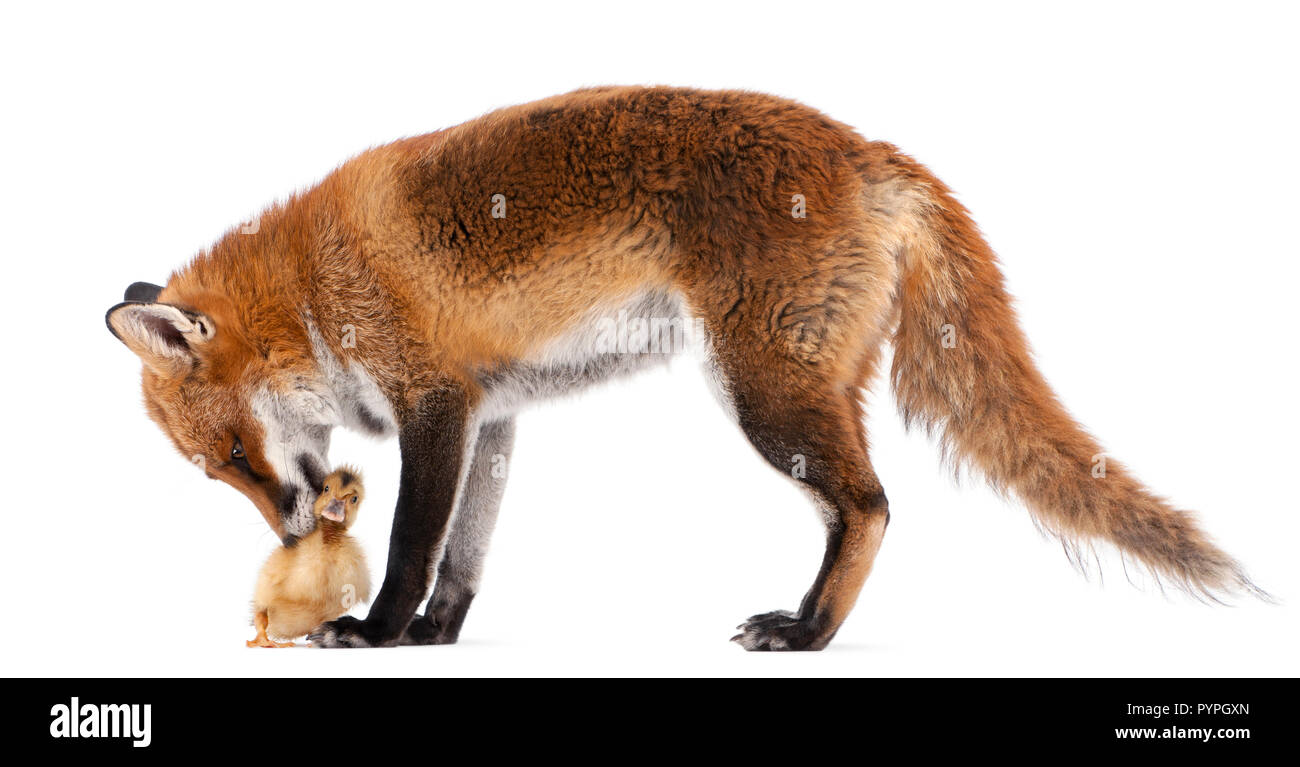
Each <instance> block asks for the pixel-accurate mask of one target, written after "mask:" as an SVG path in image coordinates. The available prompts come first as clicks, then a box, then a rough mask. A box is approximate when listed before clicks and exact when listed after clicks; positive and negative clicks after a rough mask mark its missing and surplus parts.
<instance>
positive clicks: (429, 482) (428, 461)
mask: <svg viewBox="0 0 1300 767" xmlns="http://www.w3.org/2000/svg"><path fill="white" fill-rule="evenodd" d="M469 412H470V408H469V396H468V394H467V392H466V391H465V390H464V389H463V388H461V387H459V386H447V387H445V388H442V389H438V390H435V391H432V392H430V393H428V394H426V395H424V396H423V397H422V398H421V399H420V401H419V404H418V405H417V406H415V407H414V408H412V410H411V412H410V413H409V414H407V415H406V417H404V418H402V423H401V427H400V430H399V433H398V444H399V447H400V448H401V453H402V474H401V485H400V487H399V489H398V493H397V510H396V511H395V512H394V514H393V532H392V536H391V538H390V539H389V543H388V569H387V572H386V573H385V575H384V585H383V586H381V587H380V589H379V595H378V596H376V597H375V601H374V602H373V603H371V606H370V613H369V614H368V615H367V616H366V619H365V620H357V619H356V618H352V617H349V616H345V617H342V618H339V619H338V620H335V621H330V622H328V623H324V624H322V625H321V626H319V627H317V629H316V630H315V631H313V632H312V634H311V636H309V637H308V639H309V640H310V641H311V642H312V645H313V646H315V647H390V646H392V645H395V644H397V643H398V640H400V639H401V638H402V634H403V632H404V631H405V630H406V627H407V625H408V624H410V622H411V619H412V618H413V617H414V616H415V611H416V609H417V608H418V607H419V606H420V602H421V600H423V599H424V595H425V594H427V593H428V591H429V578H430V575H431V573H432V572H433V568H434V564H435V563H434V562H433V557H434V555H435V554H436V552H437V550H438V548H439V546H438V544H439V543H440V542H441V541H442V538H443V536H444V534H445V533H446V530H447V521H448V519H450V518H451V512H452V504H453V503H454V502H455V499H456V488H457V484H458V483H459V481H460V473H461V471H460V469H461V464H462V462H463V460H464V453H465V451H466V448H467V445H466V434H467V426H468V420H469Z"/></svg>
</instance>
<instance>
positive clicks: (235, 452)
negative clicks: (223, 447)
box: [230, 439, 248, 469]
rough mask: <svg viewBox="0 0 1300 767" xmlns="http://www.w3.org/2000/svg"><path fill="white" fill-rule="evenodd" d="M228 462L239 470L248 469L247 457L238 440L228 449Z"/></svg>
mask: <svg viewBox="0 0 1300 767" xmlns="http://www.w3.org/2000/svg"><path fill="white" fill-rule="evenodd" d="M230 462H231V463H233V464H235V465H236V466H238V467H239V468H241V469H247V468H248V456H247V455H246V454H245V453H244V444H243V443H242V442H240V441H239V440H238V439H236V440H235V444H234V445H233V446H231V448H230Z"/></svg>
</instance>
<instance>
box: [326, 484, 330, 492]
mask: <svg viewBox="0 0 1300 767" xmlns="http://www.w3.org/2000/svg"><path fill="white" fill-rule="evenodd" d="M329 491H330V486H329V483H326V484H325V492H327V493H328V492H329Z"/></svg>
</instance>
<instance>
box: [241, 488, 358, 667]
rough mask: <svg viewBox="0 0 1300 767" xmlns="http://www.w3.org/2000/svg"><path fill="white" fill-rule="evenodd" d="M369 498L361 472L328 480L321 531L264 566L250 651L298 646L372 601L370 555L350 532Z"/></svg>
mask: <svg viewBox="0 0 1300 767" xmlns="http://www.w3.org/2000/svg"><path fill="white" fill-rule="evenodd" d="M364 496H365V490H364V488H363V487H362V485H361V476H360V473H359V472H357V471H356V470H355V469H351V468H343V469H339V470H337V471H335V472H334V473H333V474H330V475H329V476H328V477H326V478H325V482H324V487H323V488H322V490H321V494H320V496H319V497H317V498H316V505H315V506H314V509H313V510H314V513H315V515H316V529H315V530H313V531H312V532H310V533H308V534H307V535H306V536H304V537H303V538H302V539H301V540H299V541H298V543H297V545H295V546H294V547H293V548H291V549H289V548H277V549H276V550H275V551H273V552H271V556H270V557H268V558H267V560H266V564H264V565H262V572H261V573H260V574H259V575H258V578H257V587H256V589H255V590H254V592H253V627H254V628H255V629H257V636H256V637H254V638H252V639H250V640H248V642H246V645H247V646H248V647H293V646H294V643H293V641H292V640H293V639H294V638H295V637H300V636H303V635H304V634H306V633H308V632H309V631H311V630H312V629H314V628H316V627H317V626H319V625H320V624H322V623H324V622H326V621H332V620H334V619H335V618H337V617H339V616H340V615H342V614H343V613H345V612H347V611H348V608H350V607H352V606H353V605H355V604H358V603H360V602H368V601H370V570H369V568H368V567H367V566H366V558H365V554H364V552H362V550H361V545H360V544H359V543H357V541H356V539H354V538H353V537H352V536H350V535H348V532H347V531H348V528H349V527H351V526H352V523H353V522H355V521H356V518H357V510H358V509H359V508H360V506H361V499H362V498H363V497H364ZM272 637H277V638H280V639H287V640H290V641H287V642H277V641H275V640H274V639H273V638H272Z"/></svg>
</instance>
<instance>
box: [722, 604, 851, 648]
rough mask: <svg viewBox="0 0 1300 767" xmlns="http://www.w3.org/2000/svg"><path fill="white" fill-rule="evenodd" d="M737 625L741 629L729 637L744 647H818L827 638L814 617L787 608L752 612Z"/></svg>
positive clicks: (826, 640)
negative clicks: (751, 614) (796, 613)
mask: <svg viewBox="0 0 1300 767" xmlns="http://www.w3.org/2000/svg"><path fill="white" fill-rule="evenodd" d="M736 628H738V629H740V633H739V634H737V635H735V636H734V637H732V638H731V641H733V642H735V643H737V644H739V645H740V646H741V647H743V648H745V649H746V650H759V651H777V652H780V651H787V650H820V649H822V648H823V647H825V646H826V643H827V642H829V641H830V637H825V638H823V637H821V636H820V632H819V630H818V627H817V625H816V622H815V621H814V620H812V619H810V618H801V617H799V616H798V615H795V614H794V613H792V612H790V611H789V610H777V611H775V612H770V613H763V614H762V615H755V616H753V617H751V618H750V619H749V620H747V621H745V622H744V623H742V624H740V625H739V626H737V627H736Z"/></svg>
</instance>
